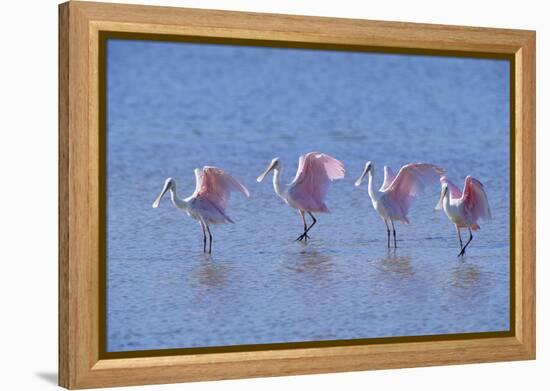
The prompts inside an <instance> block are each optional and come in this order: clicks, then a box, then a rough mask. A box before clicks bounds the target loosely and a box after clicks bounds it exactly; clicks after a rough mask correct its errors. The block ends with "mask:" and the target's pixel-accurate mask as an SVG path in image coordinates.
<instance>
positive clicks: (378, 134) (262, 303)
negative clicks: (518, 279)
mask: <svg viewBox="0 0 550 391" xmlns="http://www.w3.org/2000/svg"><path fill="white" fill-rule="evenodd" d="M107 53H108V57H107V58H108V64H107V85H108V102H107V107H108V125H107V145H108V147H107V160H108V162H107V170H108V179H107V192H108V194H107V205H108V207H107V208H108V209H107V287H108V289H107V350H108V351H126V350H141V349H164V348H183V347H203V346H220V345H240V344H257V343H274V342H292V341H313V340H334V339H352V338H374V337H387V336H407V335H427V334H441V333H464V332H481V331H501V330H507V329H508V328H509V312H510V307H509V302H510V297H509V283H510V280H509V253H510V251H509V243H510V235H509V203H510V199H509V172H510V171H509V107H508V96H509V65H508V62H505V61H499V60H474V59H458V58H437V57H428V56H403V55H388V54H372V53H339V52H325V51H309V50H290V49H273V48H248V47H231V46H214V45H193V44H182V43H180V44H169V43H152V42H139V41H116V40H115V41H110V42H109V43H108V51H107ZM313 150H318V151H322V152H326V153H329V154H331V155H333V156H335V157H336V158H339V159H340V160H342V161H343V162H344V164H345V165H346V170H347V173H346V178H345V179H344V180H341V181H337V182H334V183H333V184H332V186H331V189H330V191H329V195H328V199H327V205H328V207H329V209H330V210H331V213H330V214H319V215H318V216H317V218H318V223H317V225H316V226H315V227H314V228H313V229H312V231H311V240H310V242H309V243H308V244H307V245H303V244H301V243H297V242H295V241H294V239H295V238H296V237H297V236H298V235H299V234H300V233H301V232H300V231H301V229H302V223H301V220H300V217H299V215H298V213H297V212H296V211H295V210H292V209H290V208H289V207H287V206H286V205H285V204H284V203H283V202H282V201H281V200H280V199H278V198H277V197H276V195H275V193H274V192H273V188H272V186H271V183H270V181H266V182H264V183H261V184H258V183H256V181H255V178H256V177H257V176H258V175H259V174H260V173H261V172H262V171H263V170H264V168H265V166H266V165H267V164H268V162H269V161H270V160H271V159H272V158H273V157H275V156H279V157H280V158H281V161H282V163H283V165H284V167H285V172H284V174H283V176H284V179H285V182H290V181H291V179H292V178H293V176H294V174H295V170H296V167H297V163H298V157H299V155H301V154H303V153H305V152H308V151H313ZM366 160H372V161H373V162H374V164H375V167H376V171H375V179H376V181H377V182H378V183H379V184H381V183H382V176H383V172H382V167H383V166H384V165H390V166H391V167H392V168H393V169H394V171H396V172H397V170H398V169H399V167H400V166H401V165H403V164H405V163H407V162H412V161H427V162H432V163H436V164H441V165H443V166H444V167H446V168H447V169H448V176H449V177H450V178H451V179H452V180H453V181H455V183H456V184H457V185H459V187H462V184H463V180H464V177H465V176H466V175H472V176H474V177H476V178H478V179H480V180H481V181H482V182H483V183H484V185H485V187H486V190H487V193H488V197H489V201H490V203H491V208H492V213H493V220H492V221H491V222H483V221H482V222H481V224H480V225H481V227H482V228H481V230H480V231H478V232H477V233H475V238H474V241H473V242H472V245H471V247H470V248H469V251H468V252H467V256H466V257H465V258H464V259H463V260H459V259H457V258H456V255H457V253H458V251H459V247H458V243H457V238H456V233H455V231H454V227H453V225H452V224H451V223H450V222H449V221H448V220H447V218H446V217H445V216H444V215H443V214H442V213H440V212H439V213H435V212H434V211H433V207H434V206H435V204H436V202H437V199H438V196H439V186H438V185H435V186H433V187H431V188H429V189H428V190H427V192H426V193H425V195H424V196H423V197H421V198H420V199H418V200H417V202H415V203H414V204H413V207H412V210H411V212H410V215H409V217H410V221H411V224H410V225H403V224H400V223H398V224H397V225H396V229H397V235H398V248H397V249H396V250H391V251H388V250H387V249H386V231H385V226H384V223H383V222H382V220H380V218H379V217H378V216H377V215H376V213H375V212H374V210H373V209H372V206H371V204H370V200H369V198H368V194H367V186H366V185H365V186H363V187H361V188H356V187H354V186H353V181H354V180H355V179H356V177H357V176H358V175H359V174H360V172H361V170H362V168H363V165H364V163H365V161H366ZM204 165H215V166H218V167H221V168H223V169H225V170H227V171H228V172H230V173H231V174H232V175H234V176H235V177H236V178H238V179H239V180H240V181H241V182H242V183H243V184H244V185H245V186H247V187H248V189H249V190H250V193H251V197H250V198H249V199H244V198H243V197H240V196H239V195H235V196H234V197H233V198H232V199H231V202H230V205H229V208H228V210H227V213H228V215H229V216H230V217H231V218H232V219H233V220H234V221H235V222H236V224H233V225H220V226H214V227H213V235H214V243H213V255H212V256H207V255H204V254H202V239H201V232H200V228H199V225H198V224H197V222H195V221H194V220H192V219H190V218H189V217H188V216H186V215H185V214H184V213H183V212H181V211H180V210H177V209H176V208H174V206H173V205H172V204H171V203H170V201H169V198H168V197H166V198H165V199H163V201H162V202H161V205H160V207H159V208H158V209H152V208H151V203H152V202H153V200H154V198H155V197H156V196H157V194H158V192H159V191H160V190H161V187H162V184H163V182H164V179H165V178H166V177H169V176H171V177H173V178H174V179H176V181H177V183H178V192H179V195H180V196H181V197H187V196H188V195H190V194H191V193H192V192H193V190H194V187H195V183H194V175H193V169H194V168H195V167H202V166H204ZM269 179H271V177H270V178H269ZM463 237H464V238H465V239H466V238H467V234H466V233H465V234H464V235H463Z"/></svg>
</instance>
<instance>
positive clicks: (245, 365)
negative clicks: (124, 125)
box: [59, 1, 535, 389]
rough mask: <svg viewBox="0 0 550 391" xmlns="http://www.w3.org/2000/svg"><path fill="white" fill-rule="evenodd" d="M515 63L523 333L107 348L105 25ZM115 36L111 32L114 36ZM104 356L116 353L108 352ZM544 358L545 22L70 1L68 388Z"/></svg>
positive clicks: (62, 204)
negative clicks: (538, 156) (538, 165)
mask: <svg viewBox="0 0 550 391" xmlns="http://www.w3.org/2000/svg"><path fill="white" fill-rule="evenodd" d="M106 32H108V33H109V34H135V35H136V36H140V34H141V35H142V36H145V35H151V34H152V35H154V36H155V39H161V40H162V39H168V40H185V39H186V37H192V38H193V41H199V42H200V41H204V42H210V41H215V42H218V41H220V40H221V41H223V40H229V41H228V42H232V43H238V44H253V45H268V46H281V47H308V48H309V47H313V48H329V49H336V50H352V49H353V50H367V51H376V52H390V53H414V54H431V55H457V56H466V57H489V58H491V57H496V58H507V59H509V60H510V62H511V75H510V76H511V83H512V84H511V98H512V100H513V102H512V106H511V107H512V108H513V110H512V111H511V135H512V145H513V151H512V153H511V158H512V161H513V163H514V165H512V166H511V170H512V171H513V178H514V181H513V182H512V184H513V186H512V189H511V191H512V200H514V201H513V205H512V217H513V218H514V223H515V224H513V228H512V229H513V232H512V236H511V241H512V247H511V248H512V252H511V259H512V269H511V277H510V279H511V288H512V292H511V296H512V304H513V305H512V319H511V321H512V322H511V327H512V330H511V331H510V332H509V333H505V334H502V335H498V334H497V335H478V336H474V337H469V338H466V337H464V336H458V337H456V336H455V337H454V338H449V337H447V336H445V335H442V336H438V337H432V338H425V339H422V338H417V339H414V338H410V339H407V338H403V339H401V340H391V341H390V342H385V341H370V342H368V343H347V344H325V345H324V346H323V345H321V346H310V345H307V344H305V345H296V346H288V347H286V346H284V344H283V345H282V346H277V347H275V348H269V349H236V350H234V351H220V352H216V351H210V352H206V353H201V352H198V351H197V352H190V353H187V354H178V353H177V352H175V353H174V352H172V353H173V354H171V355H163V354H156V355H151V356H149V357H137V356H136V357H123V358H119V357H115V356H111V357H106V356H105V355H104V354H102V351H101V346H102V345H101V343H100V341H101V339H102V338H104V330H102V329H101V328H102V325H103V323H102V319H101V314H100V311H101V305H102V304H101V303H102V300H104V299H105V296H104V295H105V293H104V289H103V291H102V288H104V286H102V282H101V273H102V272H104V270H103V267H102V266H101V265H102V264H101V262H99V260H100V259H101V256H102V252H103V251H104V244H102V242H103V241H102V240H101V238H100V232H101V224H104V217H103V216H104V210H102V208H101V205H102V204H103V202H104V200H103V198H104V194H103V193H104V192H103V190H104V186H103V180H104V178H102V174H101V173H102V172H103V170H104V165H105V162H104V156H102V154H101V153H100V151H101V149H102V147H104V146H103V145H102V143H104V140H103V136H102V134H101V133H102V130H103V131H104V128H103V127H102V121H104V120H105V118H104V115H105V112H104V110H102V108H101V105H102V104H103V103H102V102H101V100H100V99H99V95H100V90H101V88H103V87H102V84H101V82H100V74H101V72H102V70H101V60H102V56H104V53H103V52H102V50H103V49H102V45H101V40H102V34H105V33H106ZM103 38H104V37H103ZM103 353H104V352H103ZM534 358H535V32H533V31H523V30H507V29H494V28H478V27H458V26H443V25H430V24H416V23H395V22H381V21H370V20H352V19H336V18H321V17H309V16H308V17H306V16H290V15H274V14H258V13H244V12H229V11H211V10H198V9H183V8H169V7H150V6H139V5H121V4H105V3H91V2H90V3H89V2H78V1H76V2H73V1H71V2H68V3H64V4H61V5H60V6H59V384H60V385H61V386H63V387H67V388H71V389H74V388H90V387H105V386H124V385H140V384H157V383H174V382H185V381H199V380H215V379H234V378H245V377H261V376H280V375H297V374H313V373H325V372H340V371H357V370H370V369H385V368H402V367H416V366H431V365H446V364H464V363H479V362H491V361H508V360H527V359H534Z"/></svg>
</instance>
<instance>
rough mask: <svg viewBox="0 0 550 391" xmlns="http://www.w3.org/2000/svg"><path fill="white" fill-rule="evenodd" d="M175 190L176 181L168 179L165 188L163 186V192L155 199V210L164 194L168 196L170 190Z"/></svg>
mask: <svg viewBox="0 0 550 391" xmlns="http://www.w3.org/2000/svg"><path fill="white" fill-rule="evenodd" d="M175 188H176V181H175V180H173V179H172V178H166V180H165V181H164V186H162V190H161V192H160V194H159V195H158V197H157V198H156V199H155V202H153V208H158V206H159V204H160V200H161V198H162V196H163V195H164V194H166V192H167V191H168V190H174V189H175Z"/></svg>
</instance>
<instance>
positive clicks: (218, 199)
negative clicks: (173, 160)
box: [194, 166, 250, 212]
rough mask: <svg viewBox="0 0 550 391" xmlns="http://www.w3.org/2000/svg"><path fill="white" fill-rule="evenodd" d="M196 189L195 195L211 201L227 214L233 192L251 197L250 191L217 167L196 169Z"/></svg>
mask: <svg viewBox="0 0 550 391" xmlns="http://www.w3.org/2000/svg"><path fill="white" fill-rule="evenodd" d="M195 177H196V188H195V193H194V195H195V196H196V197H200V198H204V199H207V200H208V201H210V202H211V203H212V204H213V205H214V206H216V208H218V209H219V210H220V211H221V212H225V208H226V206H227V202H228V201H229V196H230V195H231V192H233V191H237V192H240V193H242V194H244V195H245V196H247V197H249V196H250V194H249V192H248V190H247V189H246V188H245V187H244V186H243V185H241V184H240V183H239V181H237V180H236V179H235V178H233V177H232V176H231V175H229V174H228V173H226V172H225V171H223V170H221V169H219V168H217V167H209V166H205V167H203V169H202V170H201V169H199V168H197V169H195Z"/></svg>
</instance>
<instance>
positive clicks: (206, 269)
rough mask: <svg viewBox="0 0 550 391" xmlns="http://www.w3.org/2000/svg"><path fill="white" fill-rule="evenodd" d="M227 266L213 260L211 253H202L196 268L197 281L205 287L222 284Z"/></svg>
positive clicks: (227, 270)
mask: <svg viewBox="0 0 550 391" xmlns="http://www.w3.org/2000/svg"><path fill="white" fill-rule="evenodd" d="M228 272H229V268H228V267H227V266H226V265H225V264H224V263H220V262H219V261H214V259H213V258H212V256H211V255H209V254H204V256H203V257H202V259H201V263H200V265H199V269H198V272H197V274H198V281H199V283H200V284H201V285H203V286H205V287H207V288H213V287H216V286H219V285H222V284H223V283H224V282H225V279H226V277H227V274H228Z"/></svg>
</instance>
